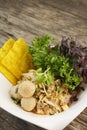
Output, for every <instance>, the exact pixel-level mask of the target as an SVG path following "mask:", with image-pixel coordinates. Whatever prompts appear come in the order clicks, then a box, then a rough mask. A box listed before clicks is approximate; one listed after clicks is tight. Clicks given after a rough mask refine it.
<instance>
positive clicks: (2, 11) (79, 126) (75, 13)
mask: <svg viewBox="0 0 87 130" xmlns="http://www.w3.org/2000/svg"><path fill="white" fill-rule="evenodd" d="M49 32H50V33H51V34H52V35H53V36H54V37H55V39H56V40H55V41H56V42H58V41H59V40H60V39H61V36H62V35H67V36H70V35H71V36H77V37H78V38H79V39H80V40H81V41H83V42H84V45H86V46H87V42H86V41H87V1H86V0H77V1H76V0H63V1H62V0H47V1H43V0H36V1H35V0H14V1H13V0H0V47H1V46H2V45H3V44H4V42H5V41H6V40H7V39H8V38H9V37H13V38H14V39H17V38H18V37H23V38H24V39H25V40H26V41H27V43H31V41H32V39H33V38H34V37H35V36H39V35H43V34H46V33H49ZM20 129H21V130H24V129H26V130H38V129H40V130H43V129H42V128H38V127H36V126H34V125H32V124H30V123H27V122H25V121H23V120H20V119H18V118H16V117H14V116H12V115H11V114H9V113H7V112H5V111H4V110H2V109H0V130H20ZM64 130H87V108H86V109H85V110H84V111H83V112H82V113H81V114H80V115H79V116H78V117H77V118H76V119H75V120H74V121H72V122H71V123H70V124H69V125H68V126H67V127H66V128H65V129H64Z"/></svg>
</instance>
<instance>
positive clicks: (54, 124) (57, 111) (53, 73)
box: [0, 35, 87, 130]
mask: <svg viewBox="0 0 87 130" xmlns="http://www.w3.org/2000/svg"><path fill="white" fill-rule="evenodd" d="M52 41H53V37H52V36H50V35H44V36H41V37H35V38H34V39H33V41H32V43H31V44H30V45H28V44H27V43H26V42H25V41H24V40H23V39H22V38H19V39H18V40H17V41H14V40H13V39H9V40H8V41H7V42H6V43H5V44H4V45H3V46H2V48H1V49H0V72H1V73H0V86H1V87H0V107H1V108H3V109H4V110H6V111H7V112H9V113H11V114H12V115H14V116H16V117H18V118H20V119H23V120H25V121H28V122H30V123H32V124H34V125H37V126H39V127H42V128H45V129H48V130H54V129H55V130H62V129H64V128H65V127H66V126H67V125H68V124H69V123H70V122H71V121H72V120H73V119H75V118H76V117H77V116H78V115H79V114H80V113H81V112H82V111H83V110H84V109H85V108H86V107H87V48H86V47H82V46H81V45H80V44H79V43H78V42H77V41H75V40H74V39H72V38H66V37H63V38H62V41H61V42H60V43H58V44H56V45H53V44H52Z"/></svg>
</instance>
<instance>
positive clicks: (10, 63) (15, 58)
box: [1, 38, 31, 80]
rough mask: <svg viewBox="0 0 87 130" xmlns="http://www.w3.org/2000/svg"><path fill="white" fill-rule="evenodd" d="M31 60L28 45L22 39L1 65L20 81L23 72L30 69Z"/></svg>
mask: <svg viewBox="0 0 87 130" xmlns="http://www.w3.org/2000/svg"><path fill="white" fill-rule="evenodd" d="M30 59H31V58H30V56H28V45H27V44H26V43H25V41H24V40H23V39H22V38H19V39H18V40H17V41H16V42H15V43H14V45H13V47H12V48H11V49H10V51H9V53H8V54H7V55H6V56H5V57H4V58H3V60H2V61H1V64H2V65H3V66H4V67H5V68H6V69H7V70H8V71H9V72H10V73H12V74H13V75H14V76H15V77H16V78H17V79H18V80H19V79H20V77H21V74H22V72H26V71H27V69H28V68H29V67H30V65H31V64H29V63H31V62H30V61H29V60H30Z"/></svg>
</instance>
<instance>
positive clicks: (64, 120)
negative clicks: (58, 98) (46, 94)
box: [0, 74, 87, 130]
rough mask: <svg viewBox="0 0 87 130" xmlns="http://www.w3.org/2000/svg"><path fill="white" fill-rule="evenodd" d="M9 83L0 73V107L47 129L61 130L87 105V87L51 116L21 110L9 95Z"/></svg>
mask: <svg viewBox="0 0 87 130" xmlns="http://www.w3.org/2000/svg"><path fill="white" fill-rule="evenodd" d="M11 86H12V85H11V83H10V82H9V81H8V80H7V79H6V78H5V77H4V76H3V75H2V74H0V107H1V108H3V109H4V110H6V111H7V112H9V113H11V114H12V115H14V116H16V117H19V118H21V119H23V120H25V121H28V122H30V123H33V124H35V125H37V126H40V127H43V128H45V129H48V130H62V129H63V128H64V127H66V126H67V125H68V124H69V123H70V122H71V121H72V120H73V119H74V118H76V117H77V116H78V115H79V114H80V113H81V112H82V111H83V110H84V109H85V108H86V107H87V87H86V90H85V91H84V92H82V94H81V95H80V97H79V100H78V101H77V102H76V103H75V104H73V105H72V106H71V107H70V108H69V109H68V110H66V111H65V112H62V113H60V114H55V115H52V116H41V115H36V114H33V113H31V112H26V111H24V110H22V109H21V108H20V107H19V106H17V105H16V104H14V102H13V101H12V99H11V98H10V96H9V90H10V87H11Z"/></svg>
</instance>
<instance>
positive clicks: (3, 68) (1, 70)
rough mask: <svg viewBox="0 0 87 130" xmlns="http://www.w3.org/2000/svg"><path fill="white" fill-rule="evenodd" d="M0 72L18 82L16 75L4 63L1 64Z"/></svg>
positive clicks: (10, 79)
mask: <svg viewBox="0 0 87 130" xmlns="http://www.w3.org/2000/svg"><path fill="white" fill-rule="evenodd" d="M0 72H1V73H2V74H3V75H4V76H5V77H6V78H7V79H8V80H9V81H10V82H11V83H12V84H13V85H15V84H16V83H17V79H16V77H15V76H14V75H13V74H11V73H10V72H9V71H8V70H7V69H6V68H5V67H4V66H3V65H0Z"/></svg>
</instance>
